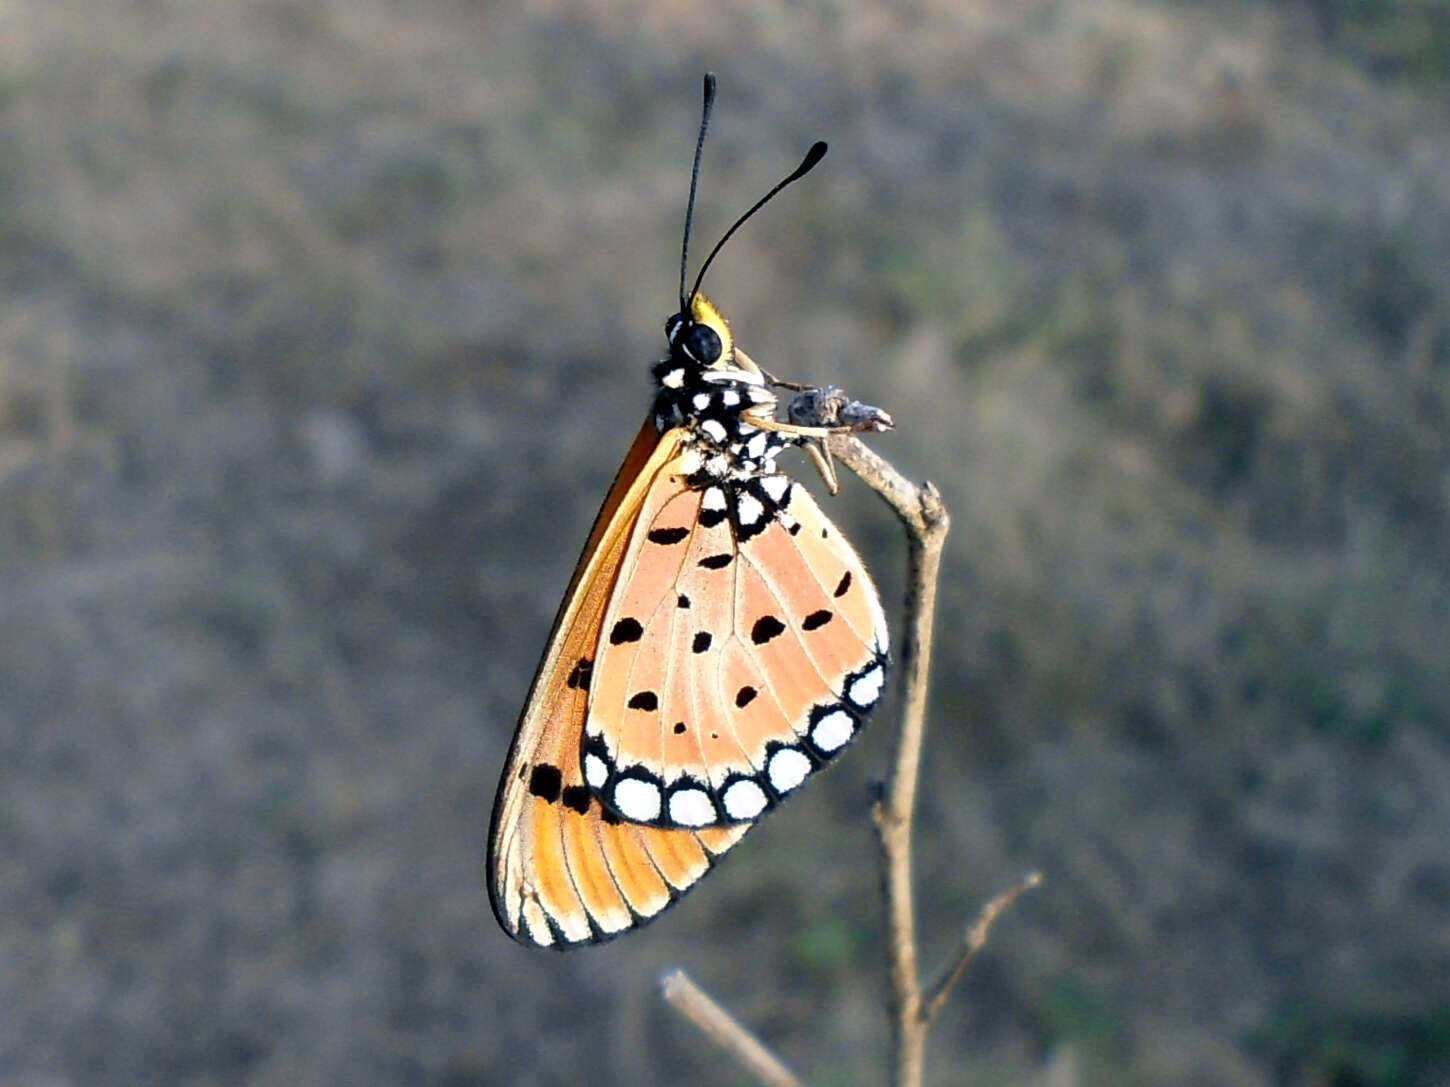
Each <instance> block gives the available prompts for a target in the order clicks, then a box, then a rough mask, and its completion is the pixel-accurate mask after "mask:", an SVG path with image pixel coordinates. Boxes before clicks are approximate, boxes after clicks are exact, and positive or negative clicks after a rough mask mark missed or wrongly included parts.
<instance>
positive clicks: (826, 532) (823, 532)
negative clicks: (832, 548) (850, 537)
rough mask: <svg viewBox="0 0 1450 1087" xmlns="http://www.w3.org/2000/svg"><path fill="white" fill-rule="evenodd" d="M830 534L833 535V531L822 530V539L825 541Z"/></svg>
mask: <svg viewBox="0 0 1450 1087" xmlns="http://www.w3.org/2000/svg"><path fill="white" fill-rule="evenodd" d="M830 534H831V530H830V529H828V528H823V529H821V539H823V540H824V539H825V538H826V537H827V536H829V535H830Z"/></svg>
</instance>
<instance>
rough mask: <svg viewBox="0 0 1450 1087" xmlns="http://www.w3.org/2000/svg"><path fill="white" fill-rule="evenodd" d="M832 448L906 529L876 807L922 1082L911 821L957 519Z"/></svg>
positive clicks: (911, 1083) (907, 1045)
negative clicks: (893, 688)
mask: <svg viewBox="0 0 1450 1087" xmlns="http://www.w3.org/2000/svg"><path fill="white" fill-rule="evenodd" d="M828 445H829V448H830V451H831V453H832V454H833V455H834V456H836V457H839V458H840V460H841V461H842V463H844V464H845V465H846V467H848V468H850V469H851V471H853V472H855V473H856V474H857V475H858V476H860V477H861V478H862V480H864V481H865V482H866V484H867V485H868V486H870V487H871V488H872V489H873V490H874V491H876V493H877V494H879V495H881V497H882V498H883V499H885V500H886V503H887V504H888V505H889V506H890V507H891V508H892V510H893V511H894V512H895V513H896V516H897V518H898V519H899V520H900V521H901V524H902V527H904V528H905V529H906V538H907V553H908V558H909V565H908V569H907V587H906V629H905V630H904V631H903V632H902V638H901V666H902V672H903V676H904V684H903V694H902V705H901V727H900V729H899V731H898V732H897V735H896V751H895V754H894V756H893V758H892V763H891V773H890V776H889V777H888V778H887V779H886V785H885V788H884V789H883V791H882V794H881V798H880V799H879V800H878V801H877V803H876V806H875V808H874V810H873V812H872V814H873V816H874V821H875V824H876V841H877V844H878V846H879V848H880V851H881V890H882V896H883V897H884V899H885V910H886V923H887V972H888V975H889V977H890V982H891V1038H892V1051H893V1053H892V1056H893V1060H892V1079H891V1081H892V1083H894V1084H896V1085H897V1087H917V1085H919V1084H920V1083H921V1082H922V1074H923V1071H924V1068H925V1059H926V1033H927V1028H928V1026H929V1025H930V1024H929V1022H928V1021H927V1019H926V1018H925V1017H924V1016H923V1014H922V994H921V980H920V975H919V973H918V968H917V957H916V907H915V904H914V890H913V885H912V878H911V820H912V814H913V812H914V811H915V809H916V782H917V777H918V771H919V769H920V766H921V745H922V738H923V736H924V735H925V732H926V701H927V681H928V679H929V677H930V675H931V645H932V625H933V623H934V622H935V618H936V596H937V580H938V575H939V574H940V571H941V556H942V550H943V548H944V547H945V545H946V536H947V529H948V528H949V527H950V526H951V518H950V517H949V516H948V515H947V511H946V507H945V506H943V505H942V500H941V493H940V492H939V491H937V489H936V488H935V487H934V486H932V485H931V484H930V483H924V484H922V485H921V486H919V487H918V486H917V485H915V484H913V483H911V482H910V481H909V480H907V479H906V478H905V477H903V476H902V475H901V474H900V473H899V472H897V471H896V469H895V468H893V467H892V466H891V465H890V464H888V463H887V462H886V461H885V460H883V459H882V458H881V457H879V456H877V455H876V454H875V453H873V452H872V451H871V450H870V449H867V448H866V447H865V446H864V445H862V444H861V442H860V441H858V440H856V439H854V438H844V437H835V438H832V439H830V441H829V443H828Z"/></svg>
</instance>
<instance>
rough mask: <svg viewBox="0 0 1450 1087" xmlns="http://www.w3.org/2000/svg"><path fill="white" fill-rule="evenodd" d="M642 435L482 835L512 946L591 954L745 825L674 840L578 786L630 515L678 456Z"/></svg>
mask: <svg viewBox="0 0 1450 1087" xmlns="http://www.w3.org/2000/svg"><path fill="white" fill-rule="evenodd" d="M679 439H680V432H678V431H671V432H669V433H667V434H665V435H664V436H663V437H658V436H657V435H656V432H655V430H654V428H653V426H652V425H651V424H649V423H646V425H645V427H644V429H643V430H641V432H640V435H639V437H638V438H637V439H636V440H635V443H634V445H633V446H632V447H631V449H630V452H629V455H628V456H627V457H626V458H625V462H624V466H623V467H622V468H621V469H620V472H619V475H618V476H617V477H616V478H615V481H614V485H613V486H612V487H611V489H610V492H609V495H608V497H607V498H606V499H605V502H604V506H603V508H602V509H601V510H600V512H599V517H598V518H597V519H596V521H595V524H594V528H593V530H592V531H591V533H590V536H589V542H588V543H587V544H586V546H585V549H584V554H583V556H582V557H581V558H580V560H579V565H578V567H577V568H576V569H575V573H574V577H573V580H572V581H571V583H570V588H569V592H568V594H567V595H566V597H565V600H564V604H563V606H562V607H561V609H560V612H559V615H558V617H557V618H556V620H555V624H554V630H553V633H552V634H551V636H550V638H549V646H548V649H547V650H546V651H545V653H544V658H543V661H542V662H541V664H540V666H539V671H538V674H537V675H536V676H535V677H534V684H533V687H532V689H531V691H530V694H529V699H528V702H527V704H526V705H525V707H524V712H523V715H522V717H521V719H520V721H519V727H518V731H517V732H516V733H515V736H514V742H513V746H512V748H511V750H510V752H509V758H508V762H507V764H506V765H505V768H504V774H503V779H502V781H501V782H500V783H499V792H498V798H497V800H496V801H495V804H494V813H493V826H492V828H491V830H490V832H489V857H488V868H489V876H488V878H489V897H490V899H491V901H492V903H493V909H494V913H495V914H496V915H497V916H498V919H499V922H500V924H502V926H503V928H504V930H505V931H507V932H508V933H509V935H511V936H513V937H514V939H516V940H518V941H519V942H521V943H530V944H538V945H544V946H553V947H568V946H571V945H575V944H580V943H589V942H596V941H598V940H602V939H607V938H608V937H610V936H613V935H617V934H618V933H620V932H622V931H624V930H626V929H628V928H630V927H632V926H634V925H636V924H639V923H641V922H642V921H644V920H647V919H648V918H651V917H653V916H655V915H656V914H658V913H659V912H660V911H661V910H663V909H664V908H665V907H666V906H668V905H670V903H672V902H673V901H675V899H676V898H678V897H679V895H680V894H681V893H683V892H684V891H685V890H687V889H688V888H689V887H691V886H692V885H693V884H694V883H695V882H696V881H698V880H699V879H700V878H701V877H702V876H703V875H704V874H705V873H706V872H707V871H709V869H710V867H711V865H712V863H713V861H714V858H715V857H717V856H718V855H720V854H721V853H723V852H725V850H727V849H729V848H731V847H732V846H733V845H735V843H736V842H738V841H739V840H740V839H741V838H742V837H743V836H744V834H745V832H746V830H748V829H749V827H748V826H747V825H740V826H732V827H706V828H701V829H699V830H693V831H692V830H679V829H668V828H659V827H651V826H641V825H638V824H632V823H628V822H623V821H621V820H620V819H619V818H618V817H617V816H616V815H615V814H614V813H613V812H611V811H609V810H607V809H605V808H603V807H602V806H601V805H600V803H599V801H598V799H597V798H595V797H594V796H593V794H592V793H591V792H590V790H589V789H588V788H587V787H586V786H585V784H584V778H583V774H582V772H581V767H580V749H581V742H582V734H583V728H584V719H585V714H586V709H587V703H588V698H589V689H590V686H591V682H592V677H593V676H594V675H597V673H598V664H599V662H598V660H597V656H596V651H597V649H598V645H599V640H600V639H599V634H600V625H601V623H602V621H603V618H604V615H605V611H606V608H607V606H608V604H609V600H610V596H611V594H612V593H613V592H614V591H615V587H616V584H617V582H618V575H619V571H620V565H621V561H622V559H623V558H624V555H625V551H626V549H627V547H628V545H629V541H630V539H631V530H632V529H633V527H634V525H635V523H636V522H637V520H638V518H639V514H640V509H641V505H642V503H643V501H644V499H645V496H646V494H647V493H648V492H649V491H650V490H651V489H652V484H653V483H654V482H655V481H656V480H657V479H658V477H660V475H661V474H662V473H663V472H664V471H666V470H667V466H668V465H669V464H670V463H671V461H672V460H673V458H674V457H675V455H676V453H677V452H678V448H679Z"/></svg>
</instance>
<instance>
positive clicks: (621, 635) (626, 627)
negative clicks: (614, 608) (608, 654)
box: [609, 619, 644, 645]
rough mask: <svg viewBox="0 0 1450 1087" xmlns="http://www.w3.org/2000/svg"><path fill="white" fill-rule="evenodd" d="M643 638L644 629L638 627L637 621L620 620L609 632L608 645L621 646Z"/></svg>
mask: <svg viewBox="0 0 1450 1087" xmlns="http://www.w3.org/2000/svg"><path fill="white" fill-rule="evenodd" d="M643 637H644V627H642V626H640V625H639V620H638V619H621V620H620V621H619V622H617V623H615V624H614V629H613V630H611V631H610V632H609V644H610V645H623V644H624V643H625V642H637V641H639V640H640V639H641V638H643Z"/></svg>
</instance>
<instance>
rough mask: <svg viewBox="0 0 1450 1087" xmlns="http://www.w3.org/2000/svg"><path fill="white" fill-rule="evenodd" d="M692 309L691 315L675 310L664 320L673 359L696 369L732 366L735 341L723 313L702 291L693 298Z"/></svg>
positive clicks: (690, 305)
mask: <svg viewBox="0 0 1450 1087" xmlns="http://www.w3.org/2000/svg"><path fill="white" fill-rule="evenodd" d="M689 310H690V312H689V313H688V314H686V313H684V312H683V311H682V312H680V313H676V314H674V315H672V316H671V317H670V319H669V320H668V321H666V322H665V339H666V340H667V341H668V342H669V345H670V358H671V360H672V361H673V362H675V363H676V364H677V365H680V366H685V367H687V368H691V369H697V370H713V369H724V368H727V367H730V366H733V365H734V357H735V341H734V339H733V338H732V337H731V335H730V325H729V323H728V322H727V321H726V320H725V318H724V316H722V315H721V313H720V311H719V310H718V309H716V308H715V306H714V305H713V304H712V303H711V302H710V300H709V299H708V298H706V297H705V296H704V295H702V294H696V295H695V296H694V297H693V298H691V299H690V303H689Z"/></svg>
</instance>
